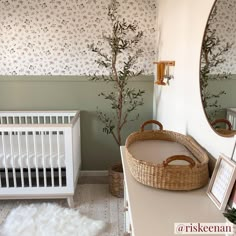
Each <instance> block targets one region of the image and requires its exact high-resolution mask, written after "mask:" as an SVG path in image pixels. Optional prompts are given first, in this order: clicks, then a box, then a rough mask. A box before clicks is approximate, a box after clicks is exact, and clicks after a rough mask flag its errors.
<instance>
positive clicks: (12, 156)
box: [10, 132, 17, 188]
mask: <svg viewBox="0 0 236 236" xmlns="http://www.w3.org/2000/svg"><path fill="white" fill-rule="evenodd" d="M10 149H11V159H12V169H13V183H14V187H15V188H16V187H17V185H16V168H15V156H14V143H13V140H12V132H10Z"/></svg>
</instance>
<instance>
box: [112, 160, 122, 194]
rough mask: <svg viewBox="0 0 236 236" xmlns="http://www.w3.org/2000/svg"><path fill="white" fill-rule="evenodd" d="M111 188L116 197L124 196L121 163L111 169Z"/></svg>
mask: <svg viewBox="0 0 236 236" xmlns="http://www.w3.org/2000/svg"><path fill="white" fill-rule="evenodd" d="M109 190H110V193H111V194H112V195H113V196H115V197H119V198H122V197H124V174H123V168H122V164H121V163H120V164H116V165H114V166H112V167H111V168H110V169H109Z"/></svg>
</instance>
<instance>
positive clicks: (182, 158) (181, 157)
mask: <svg viewBox="0 0 236 236" xmlns="http://www.w3.org/2000/svg"><path fill="white" fill-rule="evenodd" d="M176 160H183V161H187V162H188V163H189V164H190V165H189V167H190V168H193V167H194V166H195V164H196V163H195V161H194V160H193V159H192V158H190V157H188V156H185V155H174V156H171V157H168V158H167V159H166V160H165V161H163V166H164V167H166V166H168V164H169V163H170V162H172V161H176Z"/></svg>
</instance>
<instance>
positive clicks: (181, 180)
mask: <svg viewBox="0 0 236 236" xmlns="http://www.w3.org/2000/svg"><path fill="white" fill-rule="evenodd" d="M150 123H155V124H157V125H159V126H160V130H144V126H145V125H146V124H150ZM142 140H165V141H170V148H171V143H173V142H177V143H179V144H181V145H183V146H184V147H185V148H187V149H188V151H190V152H191V153H192V155H193V156H194V157H195V158H196V160H198V161H195V160H193V159H192V158H191V157H188V156H184V155H174V156H171V157H168V158H167V159H166V160H165V161H163V162H162V163H160V164H156V163H155V164H153V163H150V162H147V161H144V160H139V159H137V158H136V157H135V156H133V155H132V153H131V152H130V150H129V147H130V145H131V144H133V143H134V142H137V141H142ZM125 146H126V158H127V162H128V166H129V169H130V172H131V174H132V175H133V177H134V178H135V179H136V180H137V181H138V182H140V183H142V184H144V185H148V186H151V187H154V188H160V189H168V190H192V189H197V188H201V187H203V186H204V185H206V184H207V183H208V180H209V173H208V161H209V158H208V156H207V154H206V152H205V151H204V150H203V149H202V148H201V147H200V146H199V145H198V144H197V143H196V142H195V141H194V140H193V139H192V138H191V137H189V136H186V135H182V134H179V133H176V132H172V131H167V130H162V124H161V123H160V122H158V121H155V120H150V121H147V122H145V123H144V124H143V125H142V126H141V130H140V131H139V132H135V133H132V134H131V135H129V136H128V138H127V139H126V144H125ZM156 156H157V158H158V150H156ZM175 160H184V161H186V162H188V163H189V165H175V164H174V165H173V163H172V164H171V162H173V161H175Z"/></svg>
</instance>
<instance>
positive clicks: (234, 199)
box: [227, 183, 236, 209]
mask: <svg viewBox="0 0 236 236" xmlns="http://www.w3.org/2000/svg"><path fill="white" fill-rule="evenodd" d="M227 207H228V208H229V209H232V208H235V209H236V183H234V187H233V189H232V191H231V194H230V197H229V201H228V204H227Z"/></svg>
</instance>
